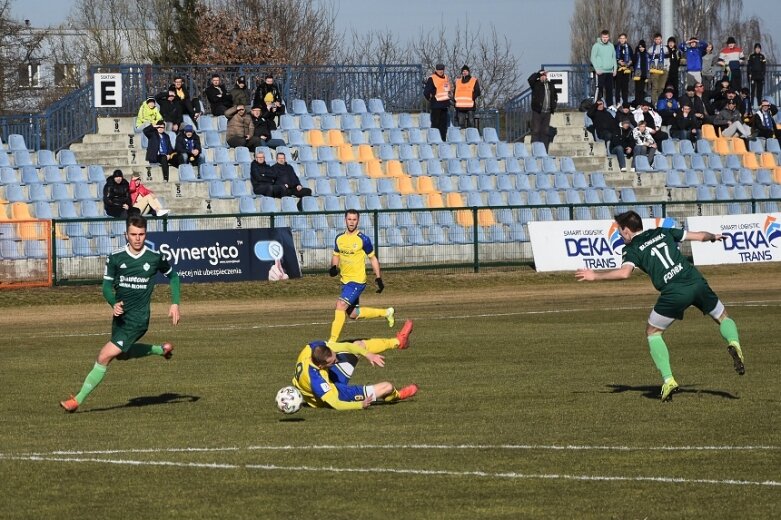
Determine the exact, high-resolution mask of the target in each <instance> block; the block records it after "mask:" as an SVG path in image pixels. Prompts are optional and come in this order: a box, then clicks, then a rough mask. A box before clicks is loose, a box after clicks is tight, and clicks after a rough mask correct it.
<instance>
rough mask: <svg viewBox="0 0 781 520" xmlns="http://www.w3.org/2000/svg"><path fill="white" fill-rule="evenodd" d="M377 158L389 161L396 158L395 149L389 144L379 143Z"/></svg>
mask: <svg viewBox="0 0 781 520" xmlns="http://www.w3.org/2000/svg"><path fill="white" fill-rule="evenodd" d="M379 158H380V160H381V161H391V160H394V159H396V150H395V148H393V146H392V145H390V144H381V145H380V153H379Z"/></svg>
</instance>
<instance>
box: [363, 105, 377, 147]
mask: <svg viewBox="0 0 781 520" xmlns="http://www.w3.org/2000/svg"><path fill="white" fill-rule="evenodd" d="M361 128H362V129H363V130H372V129H375V128H380V126H379V125H378V124H377V121H376V120H375V119H374V115H373V114H370V113H368V112H364V113H363V114H361ZM370 142H371V141H370Z"/></svg>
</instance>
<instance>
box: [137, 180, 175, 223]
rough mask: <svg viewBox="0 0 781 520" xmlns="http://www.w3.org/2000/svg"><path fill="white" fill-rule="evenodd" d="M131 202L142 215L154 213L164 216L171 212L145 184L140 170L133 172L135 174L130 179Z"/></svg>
mask: <svg viewBox="0 0 781 520" xmlns="http://www.w3.org/2000/svg"><path fill="white" fill-rule="evenodd" d="M130 202H131V203H132V205H133V207H134V208H136V209H137V210H138V211H139V212H140V213H141V215H149V214H153V215H157V216H158V217H162V216H163V215H168V213H170V211H169V210H167V209H163V206H162V205H161V204H160V201H159V200H158V199H157V197H156V196H155V194H154V193H152V190H150V189H149V188H147V187H146V186H144V185H143V183H142V182H141V174H139V173H138V172H133V176H132V177H131V179H130Z"/></svg>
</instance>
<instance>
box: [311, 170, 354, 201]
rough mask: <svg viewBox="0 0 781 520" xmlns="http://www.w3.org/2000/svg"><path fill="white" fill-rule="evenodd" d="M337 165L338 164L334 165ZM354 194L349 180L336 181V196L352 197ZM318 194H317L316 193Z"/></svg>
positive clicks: (339, 179)
mask: <svg viewBox="0 0 781 520" xmlns="http://www.w3.org/2000/svg"><path fill="white" fill-rule="evenodd" d="M335 164H337V165H338V164H339V163H335ZM353 193H354V190H353V187H352V184H351V183H350V179H348V178H347V177H339V178H337V179H336V194H337V195H339V196H344V195H352V194H353ZM318 194H319V192H318Z"/></svg>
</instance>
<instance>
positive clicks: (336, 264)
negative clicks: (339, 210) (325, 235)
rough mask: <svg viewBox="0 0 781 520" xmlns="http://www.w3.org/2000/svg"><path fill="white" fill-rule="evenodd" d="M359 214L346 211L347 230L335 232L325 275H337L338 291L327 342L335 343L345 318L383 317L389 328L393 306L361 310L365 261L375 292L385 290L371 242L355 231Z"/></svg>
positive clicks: (392, 319) (364, 286)
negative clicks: (338, 280) (368, 265)
mask: <svg viewBox="0 0 781 520" xmlns="http://www.w3.org/2000/svg"><path fill="white" fill-rule="evenodd" d="M360 218H361V216H360V214H359V213H358V212H357V211H356V210H354V209H348V210H347V212H346V213H345V214H344V224H345V227H346V228H347V229H346V230H345V231H344V232H342V233H339V234H338V235H337V236H336V240H334V254H333V257H332V258H331V269H330V270H329V271H328V274H330V275H331V276H336V275H338V274H340V272H341V275H342V276H341V282H342V292H341V294H340V295H339V299H338V300H336V310H335V311H334V321H333V323H332V324H331V336H330V337H329V339H328V341H331V342H333V341H337V340H338V339H339V334H341V332H342V327H344V322H345V321H346V320H347V316H349V317H350V318H352V319H354V320H357V319H358V318H363V319H368V318H385V319H386V320H388V326H389V327H393V324H394V317H393V307H388V308H386V309H378V308H373V307H361V306H360V303H359V299H360V297H361V293H362V292H363V291H364V289H366V259H367V258H368V259H369V262H370V263H371V266H372V271H374V276H375V282H376V283H377V292H378V293H381V292H382V291H383V290H384V289H385V284H384V283H383V282H382V273H381V272H380V261H379V260H378V259H377V257H376V256H375V255H374V246H373V245H372V241H371V239H370V238H369V237H368V236H366V235H364V234H363V233H362V232H361V231H359V230H358V222H359V221H360Z"/></svg>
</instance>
